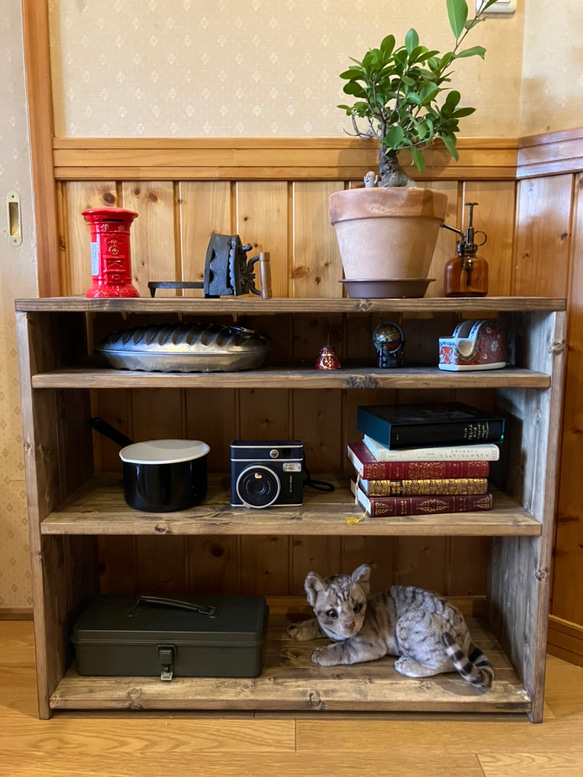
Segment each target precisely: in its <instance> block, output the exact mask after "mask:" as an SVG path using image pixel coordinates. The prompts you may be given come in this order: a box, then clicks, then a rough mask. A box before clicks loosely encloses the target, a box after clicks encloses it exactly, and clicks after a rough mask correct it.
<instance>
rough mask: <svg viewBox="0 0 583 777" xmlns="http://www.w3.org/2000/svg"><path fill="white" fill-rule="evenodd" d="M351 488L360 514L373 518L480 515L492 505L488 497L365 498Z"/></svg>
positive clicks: (353, 486) (479, 495)
mask: <svg viewBox="0 0 583 777" xmlns="http://www.w3.org/2000/svg"><path fill="white" fill-rule="evenodd" d="M351 488H352V491H353V493H356V495H357V499H358V503H359V504H360V506H361V507H362V508H363V510H366V512H367V513H368V514H369V515H370V516H372V517H374V518H381V517H383V516H388V517H389V518H392V517H396V516H399V515H438V514H440V513H471V512H478V511H479V512H482V511H484V510H491V509H492V504H493V500H492V494H473V495H464V496H453V495H447V496H378V497H374V496H370V497H369V496H367V495H366V494H365V493H364V492H363V491H362V490H361V489H360V488H356V484H355V483H354V482H352V483H351Z"/></svg>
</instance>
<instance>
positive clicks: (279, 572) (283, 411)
mask: <svg viewBox="0 0 583 777" xmlns="http://www.w3.org/2000/svg"><path fill="white" fill-rule="evenodd" d="M292 393H293V392H290V391H283V390H281V389H271V390H270V389H245V390H242V391H240V392H239V434H240V438H241V439H243V440H278V439H279V440H286V439H287V440H289V439H291V437H292V428H293V427H292V419H291V396H292ZM239 540H240V545H239V547H240V564H241V567H240V575H241V592H242V593H245V594H252V593H257V594H262V595H267V594H269V595H272V596H275V595H282V594H287V593H288V592H289V566H290V541H291V538H290V537H284V536H276V537H271V536H269V537H268V536H257V537H255V536H242V537H240V538H239Z"/></svg>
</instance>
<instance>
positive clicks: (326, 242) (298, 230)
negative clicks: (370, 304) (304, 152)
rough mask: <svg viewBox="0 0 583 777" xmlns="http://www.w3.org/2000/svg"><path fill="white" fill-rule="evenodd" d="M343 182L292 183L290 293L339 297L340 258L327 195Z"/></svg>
mask: <svg viewBox="0 0 583 777" xmlns="http://www.w3.org/2000/svg"><path fill="white" fill-rule="evenodd" d="M343 188H344V187H343V185H342V183H338V182H330V181H317V182H312V181H296V182H295V183H294V184H293V185H292V208H293V215H292V256H291V263H292V270H291V287H292V288H291V296H293V297H342V284H341V283H339V281H340V280H341V279H342V277H343V276H342V262H341V260H340V252H339V250H338V244H337V241H336V234H335V232H334V227H333V226H332V225H331V223H330V212H329V205H328V198H329V197H330V195H331V194H332V193H333V192H337V191H340V190H341V189H343Z"/></svg>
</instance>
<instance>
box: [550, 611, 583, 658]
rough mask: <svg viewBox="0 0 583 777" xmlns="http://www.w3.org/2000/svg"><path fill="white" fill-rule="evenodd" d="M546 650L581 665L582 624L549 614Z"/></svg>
mask: <svg viewBox="0 0 583 777" xmlns="http://www.w3.org/2000/svg"><path fill="white" fill-rule="evenodd" d="M547 648H548V652H549V653H550V654H551V655H552V656H556V657H557V658H562V659H564V660H565V661H569V662H570V663H572V664H577V666H583V626H579V624H577V623H571V622H570V621H566V620H563V618H558V617H557V616H556V615H550V616H549V634H548V640H547Z"/></svg>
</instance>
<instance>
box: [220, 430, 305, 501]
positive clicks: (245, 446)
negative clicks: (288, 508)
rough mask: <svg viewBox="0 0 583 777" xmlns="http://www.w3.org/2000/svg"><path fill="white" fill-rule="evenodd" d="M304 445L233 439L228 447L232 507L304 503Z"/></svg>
mask: <svg viewBox="0 0 583 777" xmlns="http://www.w3.org/2000/svg"><path fill="white" fill-rule="evenodd" d="M303 463H304V446H303V445H302V443H301V442H299V441H298V440H235V441H234V442H233V443H232V444H231V506H232V507H253V508H255V509H261V508H263V507H283V506H285V505H301V504H303V475H302V469H303Z"/></svg>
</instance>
